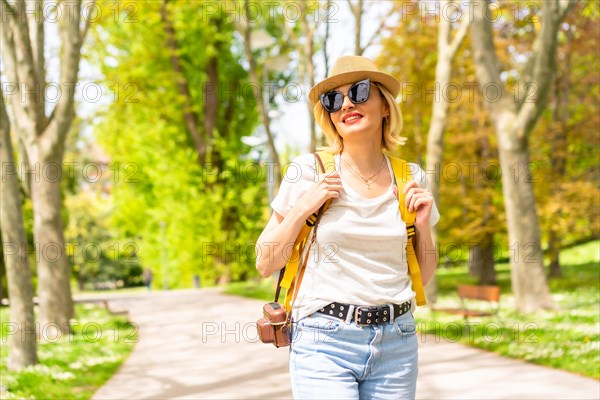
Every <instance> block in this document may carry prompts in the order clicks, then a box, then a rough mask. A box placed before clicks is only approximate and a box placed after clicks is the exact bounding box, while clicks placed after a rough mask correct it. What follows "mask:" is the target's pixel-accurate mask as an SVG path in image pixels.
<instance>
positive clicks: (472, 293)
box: [431, 285, 500, 319]
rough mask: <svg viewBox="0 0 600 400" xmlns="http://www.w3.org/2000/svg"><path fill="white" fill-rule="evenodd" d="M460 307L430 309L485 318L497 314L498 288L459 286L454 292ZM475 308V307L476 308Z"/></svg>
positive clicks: (489, 286)
mask: <svg viewBox="0 0 600 400" xmlns="http://www.w3.org/2000/svg"><path fill="white" fill-rule="evenodd" d="M456 292H457V294H458V298H459V299H460V307H454V308H449V307H436V306H433V307H431V310H432V311H436V312H447V313H451V314H458V315H462V316H463V317H464V318H465V319H469V317H485V316H490V315H495V314H497V313H498V309H499V307H500V287H499V286H491V285H487V286H485V285H459V286H458V289H457V290H456ZM476 306H477V307H476Z"/></svg>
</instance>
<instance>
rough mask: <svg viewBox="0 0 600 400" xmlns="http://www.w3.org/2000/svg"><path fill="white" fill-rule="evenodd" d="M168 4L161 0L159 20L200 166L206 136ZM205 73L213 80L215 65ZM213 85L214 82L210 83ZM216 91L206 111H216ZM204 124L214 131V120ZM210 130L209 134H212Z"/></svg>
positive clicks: (204, 157)
mask: <svg viewBox="0 0 600 400" xmlns="http://www.w3.org/2000/svg"><path fill="white" fill-rule="evenodd" d="M169 2H170V0H163V2H162V5H161V8H160V18H161V21H162V23H163V28H164V30H165V36H166V37H167V43H166V44H167V48H168V49H169V52H170V53H171V57H170V58H171V66H172V68H173V73H174V74H175V76H176V77H177V78H176V79H177V90H178V92H179V95H180V96H181V98H182V99H183V102H184V109H183V117H184V121H185V126H186V128H187V130H188V133H189V135H190V136H191V137H192V140H193V141H194V145H195V147H196V153H197V155H198V162H199V163H200V165H201V166H202V164H203V163H204V162H205V161H206V137H203V136H206V135H202V133H203V132H202V130H201V129H200V127H199V125H200V122H199V117H198V114H197V113H196V111H195V110H194V108H193V107H192V96H191V94H190V85H189V81H188V79H187V78H186V76H185V74H184V71H183V67H182V65H181V59H180V56H179V54H180V53H181V49H180V46H179V44H178V43H177V37H176V32H175V27H174V26H173V22H172V21H171V17H170V15H169V10H168V7H167V4H168V3H169ZM207 72H208V75H209V78H211V79H212V78H213V76H214V74H215V73H216V65H215V62H209V63H207ZM212 83H213V84H214V82H212ZM214 93H216V91H210V92H209V94H210V95H209V99H210V101H208V102H207V105H210V107H207V108H206V109H210V110H211V111H212V109H213V108H215V109H216V101H215V100H214V97H215V94H214ZM212 114H214V113H213V112H211V116H212ZM205 121H206V124H205V125H208V127H209V129H210V128H212V129H214V122H215V121H214V118H209V119H206V120H205ZM212 129H210V130H211V132H212ZM204 133H205V134H206V133H208V132H207V130H206V129H205V130H204Z"/></svg>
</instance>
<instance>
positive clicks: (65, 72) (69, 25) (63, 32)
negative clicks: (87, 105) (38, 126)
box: [40, 0, 81, 152]
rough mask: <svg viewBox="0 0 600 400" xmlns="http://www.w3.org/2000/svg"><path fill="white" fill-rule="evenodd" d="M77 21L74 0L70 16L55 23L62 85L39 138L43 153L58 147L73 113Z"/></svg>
mask: <svg viewBox="0 0 600 400" xmlns="http://www.w3.org/2000/svg"><path fill="white" fill-rule="evenodd" d="M80 20H81V0H77V11H76V12H73V13H72V15H71V16H70V18H62V19H61V21H60V23H59V26H58V33H59V35H60V38H61V51H60V55H61V57H60V84H61V86H64V87H62V96H60V98H59V99H58V102H57V103H56V106H55V107H54V110H53V111H52V114H51V117H52V118H51V119H50V118H49V119H48V122H47V124H46V127H45V129H44V135H43V137H42V138H40V147H42V148H43V151H44V152H52V151H53V149H54V148H55V147H56V146H62V144H63V143H64V140H65V137H66V135H67V133H68V132H69V128H70V126H71V123H72V121H73V118H74V116H75V85H76V84H77V79H78V78H77V77H78V74H79V60H80V58H81V32H80V28H79V24H80Z"/></svg>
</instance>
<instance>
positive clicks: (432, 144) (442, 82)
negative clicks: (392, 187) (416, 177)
mask: <svg viewBox="0 0 600 400" xmlns="http://www.w3.org/2000/svg"><path fill="white" fill-rule="evenodd" d="M468 27H469V19H468V18H465V19H464V20H463V22H462V23H461V26H460V28H459V30H458V32H457V34H456V36H455V38H454V40H453V39H452V35H451V26H450V21H448V19H447V18H440V22H439V24H438V46H437V48H438V59H437V64H436V67H435V83H436V89H435V90H436V92H438V93H436V96H435V98H436V99H438V98H439V99H440V101H434V102H433V105H432V110H431V124H430V125H429V131H428V133H427V167H426V171H427V172H428V173H431V172H432V171H439V170H441V168H438V167H440V166H441V164H442V159H443V153H444V140H443V139H444V132H445V131H446V124H447V121H448V109H449V108H450V103H449V102H448V100H447V98H446V97H445V96H439V95H438V94H439V92H440V91H443V90H444V88H446V87H447V85H448V84H449V83H450V79H451V78H452V62H453V61H454V58H455V56H456V52H457V50H458V48H459V47H460V45H461V44H462V42H463V41H464V39H465V37H466V34H467V29H468ZM420 153H421V152H420V151H419V154H420ZM440 179H441V177H440V176H438V175H435V176H433V177H430V179H429V189H430V190H431V194H432V195H433V199H434V201H435V202H436V204H440V196H439V188H440ZM432 233H433V243H434V244H435V243H437V228H436V227H435V226H434V227H433V228H432ZM426 294H427V300H428V303H429V304H431V305H433V304H435V303H436V301H437V280H436V279H435V275H434V276H433V278H432V279H431V280H430V282H429V284H428V285H427V287H426Z"/></svg>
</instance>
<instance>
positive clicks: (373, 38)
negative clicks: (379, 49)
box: [360, 6, 394, 54]
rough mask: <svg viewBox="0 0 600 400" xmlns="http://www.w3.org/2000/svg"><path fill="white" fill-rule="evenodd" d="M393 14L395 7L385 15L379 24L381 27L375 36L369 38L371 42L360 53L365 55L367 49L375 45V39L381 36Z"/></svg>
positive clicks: (362, 47)
mask: <svg viewBox="0 0 600 400" xmlns="http://www.w3.org/2000/svg"><path fill="white" fill-rule="evenodd" d="M392 14H394V7H393V6H392V7H391V8H390V9H389V10H388V12H387V13H386V14H385V16H384V17H382V18H381V22H380V23H379V26H378V27H377V29H376V30H375V32H373V34H372V35H371V37H370V38H369V40H368V41H367V43H366V44H365V45H364V46H361V48H360V53H361V54H362V53H364V51H365V50H366V49H368V48H369V46H371V45H372V44H373V42H374V41H375V39H377V37H379V35H381V32H382V31H383V30H384V29H385V27H386V24H385V23H386V22H387V19H388V18H389V17H391V16H392Z"/></svg>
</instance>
